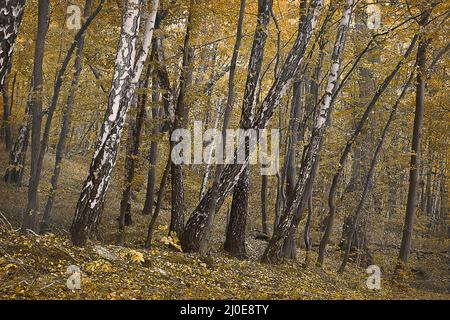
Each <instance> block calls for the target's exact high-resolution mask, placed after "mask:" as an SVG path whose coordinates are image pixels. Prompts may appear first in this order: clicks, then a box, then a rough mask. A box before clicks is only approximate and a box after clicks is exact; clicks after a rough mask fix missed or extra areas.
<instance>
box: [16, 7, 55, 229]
mask: <svg viewBox="0 0 450 320" xmlns="http://www.w3.org/2000/svg"><path fill="white" fill-rule="evenodd" d="M49 7H50V4H49V0H39V5H38V27H37V34H36V46H35V48H34V66H33V81H32V82H33V86H32V92H33V94H32V98H31V104H30V111H31V118H32V123H31V172H30V180H29V184H28V202H27V208H26V210H25V213H24V215H23V219H22V227H21V229H22V230H25V229H34V227H35V222H36V221H35V218H36V215H37V210H38V194H37V189H38V181H37V180H36V176H37V172H38V170H39V168H38V164H39V153H40V150H41V145H40V139H41V123H42V94H43V93H42V89H43V74H42V67H43V62H44V46H45V38H46V36H47V30H48V24H49V21H48V19H49V17H48V13H49Z"/></svg>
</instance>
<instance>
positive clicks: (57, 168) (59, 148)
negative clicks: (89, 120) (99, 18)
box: [39, 0, 92, 234]
mask: <svg viewBox="0 0 450 320" xmlns="http://www.w3.org/2000/svg"><path fill="white" fill-rule="evenodd" d="M91 3H92V0H86V2H85V4H84V13H83V16H84V17H85V18H88V16H89V11H90V10H91ZM77 42H78V43H77V53H76V57H75V63H74V69H75V73H74V77H73V79H72V83H71V86H70V92H69V95H68V97H67V102H66V105H65V108H64V110H63V119H62V126H61V131H60V133H59V138H58V143H57V145H56V154H55V165H54V168H53V175H52V178H51V189H50V194H49V196H48V198H47V203H46V205H45V209H44V215H43V217H42V221H41V225H40V231H39V232H40V233H41V234H42V233H45V232H47V231H48V228H49V222H50V216H51V214H52V208H53V203H54V200H55V194H56V191H57V189H58V179H59V175H60V172H61V163H62V160H63V155H64V150H65V144H66V138H67V134H68V131H69V128H70V120H71V116H72V107H73V104H74V102H75V96H76V92H77V89H78V83H79V80H80V74H81V70H82V55H83V47H84V33H83V34H82V35H81V36H80V38H79V39H78V41H77ZM41 148H42V146H41ZM42 153H44V151H42Z"/></svg>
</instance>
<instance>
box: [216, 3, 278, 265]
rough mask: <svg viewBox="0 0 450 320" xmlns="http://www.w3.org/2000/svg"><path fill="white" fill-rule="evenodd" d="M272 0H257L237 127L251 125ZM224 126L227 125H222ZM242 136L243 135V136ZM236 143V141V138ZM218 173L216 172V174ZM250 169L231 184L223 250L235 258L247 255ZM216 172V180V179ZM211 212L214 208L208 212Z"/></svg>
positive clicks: (248, 142) (247, 142)
mask: <svg viewBox="0 0 450 320" xmlns="http://www.w3.org/2000/svg"><path fill="white" fill-rule="evenodd" d="M272 4H273V1H272V0H261V1H259V2H258V23H257V26H256V30H255V34H254V37H253V45H252V51H251V53H250V61H249V64H248V70H247V71H248V77H247V81H246V85H245V92H244V102H243V105H242V114H241V122H240V127H241V128H243V129H248V128H250V127H251V119H252V117H253V115H254V112H255V108H256V105H257V101H258V95H259V83H260V73H261V66H262V62H263V57H264V49H265V45H266V39H267V33H268V27H269V22H270V13H271V11H272ZM224 128H225V129H226V127H225V126H224ZM244 139H245V138H244ZM245 140H246V141H243V142H242V143H244V144H245V153H246V156H247V155H248V154H249V153H250V152H251V151H250V144H251V143H254V141H248V140H247V139H245ZM238 143H239V142H238ZM219 174H220V173H217V175H219ZM248 176H249V169H248V166H246V167H245V168H244V171H243V173H242V174H241V175H240V177H239V180H238V182H237V184H236V186H235V187H234V192H233V200H232V204H231V211H230V222H229V223H228V228H227V237H226V240H225V246H224V248H225V250H226V251H228V252H229V253H231V254H232V255H233V256H236V257H238V258H246V256H247V254H246V251H245V229H246V225H247V224H246V222H247V207H248V192H249V177H248ZM218 181H219V180H218V176H217V182H218ZM209 214H210V215H213V214H214V212H210V213H209Z"/></svg>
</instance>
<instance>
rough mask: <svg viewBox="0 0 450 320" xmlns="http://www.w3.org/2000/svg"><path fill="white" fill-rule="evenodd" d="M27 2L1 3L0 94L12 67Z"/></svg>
mask: <svg viewBox="0 0 450 320" xmlns="http://www.w3.org/2000/svg"><path fill="white" fill-rule="evenodd" d="M25 2H26V0H1V1H0V8H1V13H0V34H1V35H2V37H1V39H0V92H2V91H3V84H4V81H5V78H6V76H7V74H8V73H9V69H10V67H11V62H12V55H13V51H14V44H15V42H16V38H17V33H18V32H19V27H20V23H21V22H22V17H23V12H24V8H25Z"/></svg>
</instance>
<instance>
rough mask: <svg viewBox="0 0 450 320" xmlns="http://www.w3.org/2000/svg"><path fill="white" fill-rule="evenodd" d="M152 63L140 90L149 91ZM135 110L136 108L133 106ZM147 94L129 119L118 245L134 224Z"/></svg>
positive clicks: (140, 100) (139, 101)
mask: <svg viewBox="0 0 450 320" xmlns="http://www.w3.org/2000/svg"><path fill="white" fill-rule="evenodd" d="M151 63H152V62H150V63H149V65H148V67H147V72H146V75H145V79H144V80H143V81H141V84H140V85H139V88H141V89H143V90H145V92H146V91H147V89H148V83H149V78H150V75H151V74H152V67H151ZM131 107H132V108H135V106H131ZM146 107H147V94H146V93H144V94H142V95H141V96H140V98H139V99H138V108H139V109H138V110H137V114H136V118H135V119H132V118H131V117H130V118H129V119H130V121H129V126H128V141H127V147H126V159H125V181H124V184H125V186H124V189H123V191H122V200H121V201H120V216H119V233H118V235H117V244H118V245H120V246H123V245H124V242H125V227H126V226H130V225H131V224H132V218H131V198H132V193H133V180H134V175H135V171H136V165H137V157H138V155H139V147H140V145H141V135H142V128H143V125H144V121H145V118H146Z"/></svg>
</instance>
